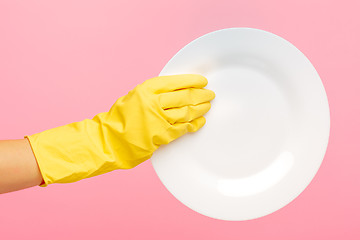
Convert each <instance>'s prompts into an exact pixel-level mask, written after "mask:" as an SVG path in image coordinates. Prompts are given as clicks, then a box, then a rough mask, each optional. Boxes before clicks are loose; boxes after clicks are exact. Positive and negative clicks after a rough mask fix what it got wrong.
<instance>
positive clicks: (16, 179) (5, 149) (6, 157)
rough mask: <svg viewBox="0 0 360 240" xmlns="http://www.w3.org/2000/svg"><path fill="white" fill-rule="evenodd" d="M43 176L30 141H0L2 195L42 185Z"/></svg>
mask: <svg viewBox="0 0 360 240" xmlns="http://www.w3.org/2000/svg"><path fill="white" fill-rule="evenodd" d="M41 182H42V176H41V173H40V171H39V167H38V165H37V162H36V159H35V157H34V154H33V152H32V149H31V146H30V144H29V141H28V140H27V139H26V138H25V139H17V140H1V141H0V193H6V192H12V191H16V190H20V189H24V188H29V187H33V186H37V185H39V184H41Z"/></svg>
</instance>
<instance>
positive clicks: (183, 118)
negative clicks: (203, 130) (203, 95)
mask: <svg viewBox="0 0 360 240" xmlns="http://www.w3.org/2000/svg"><path fill="white" fill-rule="evenodd" d="M210 108H211V104H210V102H205V103H201V104H198V105H187V106H184V107H179V108H169V109H166V110H165V111H164V112H165V116H166V119H167V120H168V121H169V122H170V123H171V124H174V123H186V122H189V121H192V120H194V119H196V118H199V117H201V116H202V115H204V114H205V113H207V112H208V111H209V110H210Z"/></svg>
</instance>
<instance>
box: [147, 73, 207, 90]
mask: <svg viewBox="0 0 360 240" xmlns="http://www.w3.org/2000/svg"><path fill="white" fill-rule="evenodd" d="M207 83H208V81H207V79H206V78H205V77H204V76H202V75H199V74H178V75H168V76H159V77H155V78H151V79H150V80H149V81H148V84H149V87H150V88H151V89H152V90H153V92H154V93H162V92H170V91H174V90H178V89H183V88H190V87H192V88H203V87H205V86H206V85H207Z"/></svg>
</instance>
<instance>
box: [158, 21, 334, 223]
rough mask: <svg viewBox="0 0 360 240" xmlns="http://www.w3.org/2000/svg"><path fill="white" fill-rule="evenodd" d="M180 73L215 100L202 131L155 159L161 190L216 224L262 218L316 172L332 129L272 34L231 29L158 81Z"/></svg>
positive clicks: (320, 97)
mask: <svg viewBox="0 0 360 240" xmlns="http://www.w3.org/2000/svg"><path fill="white" fill-rule="evenodd" d="M182 73H197V74H202V75H204V76H205V77H207V79H208V81H209V84H208V86H207V88H208V89H211V90H213V91H214V92H215V93H216V98H215V99H214V100H213V101H212V108H211V110H210V111H209V112H208V113H207V114H206V115H205V117H206V119H207V123H206V125H205V126H204V127H203V128H202V129H200V130H199V131H198V132H195V133H191V134H187V135H185V136H183V137H181V138H179V139H176V140H175V141H173V142H171V143H170V144H168V145H164V146H161V147H160V148H159V149H158V150H157V151H156V152H155V153H154V155H153V157H152V164H153V166H154V169H155V171H156V173H157V174H158V176H159V178H160V179H161V181H162V182H163V184H164V185H165V186H166V188H167V189H168V190H169V191H170V192H171V193H172V194H173V195H174V196H175V197H176V198H177V199H178V200H180V201H181V202H182V203H184V204H185V205H186V206H188V207H189V208H191V209H193V210H195V211H197V212H199V213H201V214H204V215H206V216H209V217H212V218H217V219H223V220H248V219H254V218H258V217H261V216H265V215H267V214H270V213H272V212H274V211H276V210H278V209H280V208H282V207H284V206H285V205H286V204H288V203H289V202H291V201H292V200H293V199H294V198H296V197H297V196H298V195H299V194H300V193H301V192H302V191H303V190H304V189H305V188H306V186H307V185H308V184H309V183H310V181H311V180H312V178H313V177H314V176H315V174H316V172H317V170H318V169H319V167H320V164H321V162H322V159H323V157H324V154H325V151H326V147H327V143H328V138H329V129H330V116H329V107H328V102H327V97H326V93H325V90H324V87H323V85H322V82H321V79H320V77H319V75H318V74H317V72H316V70H315V68H314V67H313V66H312V64H311V63H310V61H309V60H308V59H307V58H306V57H305V56H304V55H303V54H302V53H301V52H300V51H299V50H298V49H297V48H296V47H295V46H293V45H292V44H291V43H289V42H288V41H286V40H284V39H283V38H281V37H278V36H276V35H274V34H272V33H269V32H266V31H262V30H258V29H251V28H229V29H222V30H219V31H215V32H211V33H209V34H206V35H204V36H202V37H199V38H198V39H196V40H194V41H192V42H191V43H189V44H188V45H186V46H185V47H184V48H183V49H181V50H180V51H179V52H178V53H177V54H176V55H175V56H174V57H173V58H172V59H171V60H170V61H169V62H168V63H167V65H166V66H165V67H164V69H163V70H162V71H161V73H160V75H171V74H182Z"/></svg>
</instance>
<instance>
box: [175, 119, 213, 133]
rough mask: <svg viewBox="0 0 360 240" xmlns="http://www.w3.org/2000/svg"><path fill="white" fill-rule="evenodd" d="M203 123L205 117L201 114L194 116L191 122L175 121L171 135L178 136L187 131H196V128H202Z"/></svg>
mask: <svg viewBox="0 0 360 240" xmlns="http://www.w3.org/2000/svg"><path fill="white" fill-rule="evenodd" d="M205 123H206V119H205V117H203V116H202V117H199V118H196V119H194V120H193V121H191V122H186V123H175V124H173V125H172V128H171V132H173V136H175V138H178V137H181V136H182V135H184V134H185V133H187V132H196V131H197V130H199V129H200V128H202V127H203V126H204V125H205Z"/></svg>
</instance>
